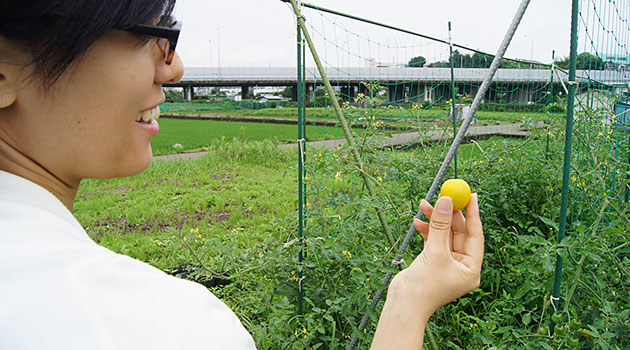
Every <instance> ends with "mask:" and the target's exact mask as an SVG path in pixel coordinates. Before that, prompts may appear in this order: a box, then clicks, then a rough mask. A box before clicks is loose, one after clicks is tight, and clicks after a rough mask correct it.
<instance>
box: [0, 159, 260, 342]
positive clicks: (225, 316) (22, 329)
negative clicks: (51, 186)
mask: <svg viewBox="0 0 630 350" xmlns="http://www.w3.org/2000/svg"><path fill="white" fill-rule="evenodd" d="M0 349H6V350H21V349H37V350H42V349H63V350H73V349H81V350H86V349H90V350H101V349H103V350H104V349H130V350H131V349H133V350H139V349H151V350H154V349H155V350H157V349H169V350H173V349H177V350H180V349H221V350H225V349H255V345H254V342H253V340H252V337H251V336H250V335H249V334H248V333H247V331H246V330H245V328H244V327H243V325H242V324H241V322H240V321H239V320H238V318H237V317H236V315H234V313H233V312H232V311H231V310H230V309H229V308H228V307H227V306H226V305H225V304H224V303H223V302H221V301H220V300H219V299H217V298H216V297H215V296H214V295H212V293H210V292H209V291H208V290H207V289H206V288H205V287H204V286H202V285H200V284H197V283H195V282H191V281H186V280H183V279H179V278H176V277H173V276H169V275H167V274H166V273H164V272H162V271H160V270H158V269H156V268H154V267H152V266H150V265H148V264H145V263H143V262H141V261H138V260H135V259H132V258H130V257H128V256H124V255H120V254H116V253H114V252H112V251H110V250H108V249H106V248H104V247H102V246H100V245H98V244H96V243H95V242H94V241H92V240H91V239H90V238H89V236H88V235H87V233H86V232H85V230H83V228H82V227H81V225H80V224H79V223H78V222H77V221H76V219H75V218H74V216H72V214H71V213H70V211H68V209H67V208H66V207H65V206H64V205H63V204H62V203H61V201H59V200H58V199H57V198H56V197H55V196H54V195H53V194H52V193H50V192H48V191H47V190H46V189H44V188H43V187H40V186H39V185H37V184H34V183H32V182H30V181H28V180H26V179H23V178H21V177H18V176H15V175H13V174H10V173H7V172H3V171H0Z"/></svg>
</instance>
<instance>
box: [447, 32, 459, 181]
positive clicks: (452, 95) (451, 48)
mask: <svg viewBox="0 0 630 350" xmlns="http://www.w3.org/2000/svg"><path fill="white" fill-rule="evenodd" d="M448 47H449V49H450V52H451V59H450V61H451V113H452V114H453V139H455V136H457V124H456V120H457V119H456V117H455V110H456V109H455V103H456V99H457V93H456V92H455V68H454V67H453V66H454V65H455V62H453V41H452V40H451V21H448ZM453 166H454V167H455V178H457V151H455V155H454V156H453Z"/></svg>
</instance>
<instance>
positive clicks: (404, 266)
mask: <svg viewBox="0 0 630 350" xmlns="http://www.w3.org/2000/svg"><path fill="white" fill-rule="evenodd" d="M399 265H401V266H402V267H403V269H404V268H406V267H407V262H406V261H405V259H400V260H398V261H396V259H394V260H392V266H399Z"/></svg>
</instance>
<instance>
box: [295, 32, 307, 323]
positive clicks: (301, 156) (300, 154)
mask: <svg viewBox="0 0 630 350" xmlns="http://www.w3.org/2000/svg"><path fill="white" fill-rule="evenodd" d="M301 32H302V30H301V28H300V24H299V23H298V25H297V41H298V44H297V73H298V74H297V75H298V82H297V86H296V90H297V95H298V146H299V147H298V198H299V199H298V215H299V224H298V229H299V234H300V241H301V242H302V243H301V248H300V252H299V255H298V261H299V267H300V268H299V270H298V278H299V280H298V283H299V288H298V314H300V315H302V313H303V309H302V305H303V300H304V294H303V292H302V281H303V277H304V272H303V270H302V262H303V261H304V191H303V189H304V187H303V185H304V145H305V144H306V143H305V142H304V141H302V140H303V139H304V129H303V126H304V113H303V111H302V107H303V106H304V96H303V94H302V91H301V90H302V81H303V80H304V77H303V76H302V46H303V42H302V34H301Z"/></svg>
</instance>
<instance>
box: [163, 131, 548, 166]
mask: <svg viewBox="0 0 630 350" xmlns="http://www.w3.org/2000/svg"><path fill="white" fill-rule="evenodd" d="M542 126H543V123H542V122H539V123H538V124H535V125H532V126H531V127H534V128H541V127H542ZM443 133H444V131H443V130H431V131H429V132H427V133H425V134H424V140H426V141H437V140H440V139H441V138H442V137H443V136H444V135H443ZM493 135H497V136H507V137H510V136H511V137H525V136H527V135H529V131H528V130H527V129H526V128H525V127H524V124H523V123H514V124H501V125H487V126H474V125H473V126H470V127H468V130H466V137H467V138H478V137H488V136H493ZM419 136H420V135H419V133H418V132H406V133H401V134H395V135H392V137H388V138H385V139H384V140H382V141H379V142H380V143H381V146H382V147H388V146H401V145H406V144H410V143H414V142H416V141H417V140H418V138H419ZM345 143H346V139H332V140H322V141H311V142H308V144H309V145H310V146H311V147H313V148H336V147H339V146H340V145H343V144H345ZM297 146H298V144H297V143H287V144H283V145H280V146H279V147H281V148H295V147H297ZM206 153H207V152H188V153H179V154H167V155H161V156H154V157H153V160H154V161H155V160H175V159H180V160H186V159H196V158H199V157H201V156H202V155H204V154H206Z"/></svg>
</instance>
